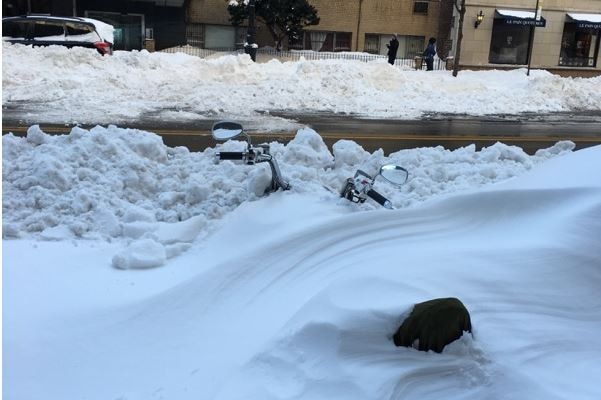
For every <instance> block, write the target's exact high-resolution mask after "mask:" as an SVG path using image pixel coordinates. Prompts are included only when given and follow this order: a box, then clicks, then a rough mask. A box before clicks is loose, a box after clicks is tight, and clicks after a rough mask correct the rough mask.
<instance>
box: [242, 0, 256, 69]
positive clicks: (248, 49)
mask: <svg viewBox="0 0 601 400" xmlns="http://www.w3.org/2000/svg"><path fill="white" fill-rule="evenodd" d="M256 31H257V28H256V27H255V0H250V1H249V2H248V30H247V31H246V41H245V43H244V52H245V53H246V54H248V55H249V56H250V58H251V60H253V61H257V44H256V43H255V33H256Z"/></svg>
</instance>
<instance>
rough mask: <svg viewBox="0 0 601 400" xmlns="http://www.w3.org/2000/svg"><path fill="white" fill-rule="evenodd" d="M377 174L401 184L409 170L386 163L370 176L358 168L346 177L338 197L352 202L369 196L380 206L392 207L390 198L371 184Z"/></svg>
mask: <svg viewBox="0 0 601 400" xmlns="http://www.w3.org/2000/svg"><path fill="white" fill-rule="evenodd" d="M378 176H381V177H382V178H384V179H385V180H387V181H388V182H390V183H392V184H393V185H396V186H401V185H402V184H403V183H405V182H407V178H408V177H409V172H408V171H407V170H406V169H405V168H403V167H400V166H398V165H394V164H386V165H383V166H382V167H380V170H379V171H378V173H377V174H376V175H375V176H373V177H372V176H370V175H368V174H367V173H365V172H364V171H362V170H360V169H359V170H357V172H355V176H354V177H353V178H348V179H347V180H346V183H345V185H344V187H343V188H342V191H341V192H340V197H344V198H345V199H347V200H350V201H352V202H353V203H364V202H365V200H366V199H367V197H370V198H372V199H373V200H374V201H376V202H377V203H378V204H380V205H381V206H382V207H385V208H388V209H392V208H393V207H392V203H391V202H390V200H388V199H387V198H386V197H384V196H382V195H381V194H380V193H378V192H376V191H375V190H374V189H373V185H374V183H375V182H376V178H377V177H378Z"/></svg>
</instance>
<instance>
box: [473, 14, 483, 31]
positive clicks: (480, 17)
mask: <svg viewBox="0 0 601 400" xmlns="http://www.w3.org/2000/svg"><path fill="white" fill-rule="evenodd" d="M483 20H484V13H483V12H482V10H480V12H479V13H478V14H477V15H476V23H475V25H474V28H478V25H480V24H481V23H482V21H483Z"/></svg>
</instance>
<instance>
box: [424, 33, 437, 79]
mask: <svg viewBox="0 0 601 400" xmlns="http://www.w3.org/2000/svg"><path fill="white" fill-rule="evenodd" d="M434 43H436V39H434V38H433V37H431V38H430V40H428V47H426V50H424V60H425V61H426V66H427V68H426V69H427V70H428V71H432V70H433V69H434V56H435V55H436V48H435V47H434Z"/></svg>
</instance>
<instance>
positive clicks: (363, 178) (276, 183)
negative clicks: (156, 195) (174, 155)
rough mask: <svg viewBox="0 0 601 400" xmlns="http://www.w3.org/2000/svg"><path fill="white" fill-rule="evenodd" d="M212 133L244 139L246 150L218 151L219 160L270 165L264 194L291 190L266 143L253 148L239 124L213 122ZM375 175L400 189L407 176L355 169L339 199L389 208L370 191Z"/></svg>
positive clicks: (393, 169)
mask: <svg viewBox="0 0 601 400" xmlns="http://www.w3.org/2000/svg"><path fill="white" fill-rule="evenodd" d="M212 134H213V138H214V139H215V140H219V141H222V142H224V141H227V140H230V139H235V138H237V137H244V138H246V143H247V145H246V151H220V152H218V153H217V154H216V156H217V158H218V159H219V160H240V161H242V162H243V163H245V164H247V165H254V164H258V163H262V162H267V163H269V166H270V168H271V183H270V185H269V186H268V187H267V189H266V190H265V193H270V192H275V191H277V190H278V189H282V190H288V189H290V184H289V183H288V182H287V181H286V180H284V178H283V177H282V174H281V172H280V168H279V166H278V162H277V160H276V159H275V157H274V156H273V155H271V154H270V146H269V144H267V143H263V144H260V145H257V146H253V145H252V143H251V139H250V136H249V135H248V134H247V133H246V132H244V128H243V127H242V125H241V124H239V123H237V122H234V121H219V122H216V123H215V124H214V125H213V128H212ZM378 176H381V177H382V178H384V179H385V180H387V181H388V182H390V183H392V184H393V185H396V186H401V185H402V184H404V183H405V182H406V181H407V178H408V176H409V173H408V172H407V170H406V169H405V168H403V167H400V166H398V165H394V164H386V165H383V166H382V167H381V168H380V170H379V171H378V173H377V174H376V175H375V176H373V177H372V176H370V175H368V174H367V173H365V172H364V171H362V170H357V172H356V173H355V176H354V177H353V178H348V179H347V180H346V183H345V185H344V187H343V189H342V191H341V192H340V196H341V197H344V198H345V199H348V200H350V201H352V202H353V203H364V202H365V200H366V199H367V197H370V198H372V199H373V200H374V201H376V202H377V203H379V204H380V205H381V206H383V207H385V208H388V209H392V208H393V207H392V203H391V202H390V201H389V200H388V199H387V198H386V197H384V196H382V195H381V194H380V193H378V192H377V191H375V190H374V189H373V185H374V183H375V182H376V178H377V177H378Z"/></svg>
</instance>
